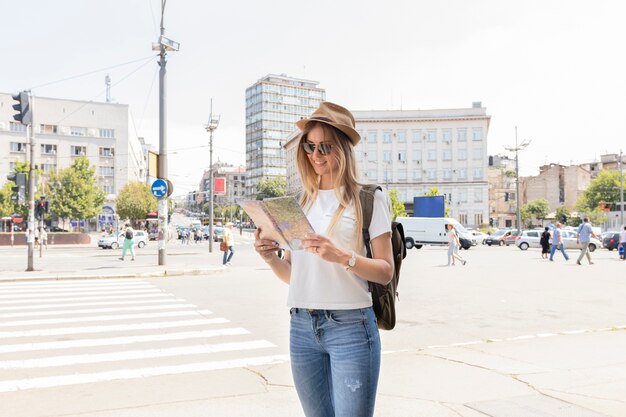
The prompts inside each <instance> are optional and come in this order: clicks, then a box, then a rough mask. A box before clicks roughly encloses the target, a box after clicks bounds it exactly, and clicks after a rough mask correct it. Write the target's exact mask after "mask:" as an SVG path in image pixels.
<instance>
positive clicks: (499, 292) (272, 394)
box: [0, 236, 626, 417]
mask: <svg viewBox="0 0 626 417" xmlns="http://www.w3.org/2000/svg"><path fill="white" fill-rule="evenodd" d="M251 243H252V239H251V237H250V236H247V237H246V236H242V237H241V238H240V239H238V241H237V243H236V247H235V249H236V253H235V256H234V258H233V266H232V267H230V268H227V269H223V268H221V266H220V264H221V260H220V259H219V252H216V253H213V254H209V253H208V248H207V244H206V243H204V244H202V245H189V246H180V245H173V246H171V247H169V248H168V252H169V253H170V256H169V258H168V260H171V261H172V263H173V264H174V266H175V267H176V268H180V269H181V270H183V271H184V270H195V271H204V272H202V273H198V274H194V275H180V276H168V277H158V276H155V277H136V278H115V279H79V278H78V277H79V276H81V271H85V270H87V271H86V272H85V273H87V272H88V273H89V274H95V275H96V276H102V277H105V276H107V275H111V276H114V275H120V274H123V273H124V274H127V275H129V276H130V275H132V274H141V273H143V272H144V271H156V272H158V270H159V268H157V267H155V266H154V265H155V264H156V260H157V258H156V244H155V243H154V242H150V244H149V245H148V246H147V247H146V248H144V249H143V252H141V251H138V256H137V261H135V262H134V263H131V262H129V261H125V262H124V263H122V261H119V260H117V257H118V256H119V251H113V250H108V251H103V250H100V249H98V248H96V247H93V245H92V246H83V247H63V248H61V247H58V248H50V250H49V251H48V253H47V254H46V256H48V259H49V264H48V265H47V266H44V265H43V264H42V263H38V264H37V265H39V266H38V268H37V269H38V271H36V272H35V273H36V274H38V275H39V276H40V277H41V278H42V279H41V280H28V273H25V272H21V271H23V268H22V263H23V264H24V265H25V252H26V250H25V248H19V249H18V248H14V249H11V248H5V247H3V248H0V255H1V256H2V259H3V260H5V262H7V263H8V268H7V269H4V268H3V271H2V273H1V274H0V279H1V280H3V281H2V282H0V352H1V354H0V415H1V416H11V417H44V416H50V417H52V416H89V417H122V416H139V417H148V416H150V417H154V416H163V417H165V416H168V417H172V416H174V417H178V416H180V417H183V416H184V417H190V416H191V417H195V416H198V417H200V416H209V415H210V416H226V415H228V416H272V417H274V416H279V417H280V416H285V417H287V416H290V417H292V416H302V415H303V414H302V412H301V410H300V406H299V403H298V399H297V396H296V394H295V390H294V388H293V383H292V380H291V374H290V369H289V355H288V353H289V352H288V326H289V322H288V321H289V314H288V309H287V308H286V306H285V301H286V297H287V290H288V287H287V286H286V285H284V284H283V283H281V282H280V281H279V280H278V279H277V278H275V277H274V276H273V275H272V273H271V271H270V270H269V269H268V268H267V267H266V266H265V264H264V263H263V262H262V261H261V260H260V259H259V258H258V256H257V255H256V254H255V253H254V251H253V249H252V245H251ZM214 250H216V251H217V247H214ZM53 254H54V255H53ZM462 255H463V256H464V257H465V258H466V259H467V260H468V263H467V265H466V266H464V267H463V266H460V265H457V266H454V267H447V266H445V264H446V250H445V248H441V247H439V248H437V247H425V248H423V249H421V250H415V249H413V250H410V251H409V252H408V255H407V258H406V259H405V263H404V265H403V270H402V275H401V281H400V288H399V292H400V301H399V303H398V304H397V309H398V317H399V323H398V325H397V327H396V329H394V330H393V331H388V332H382V333H381V335H382V342H383V361H382V373H381V379H380V384H379V393H378V398H377V413H376V415H377V416H428V417H438V416H445V417H447V416H457V417H458V416H466V417H477V416H502V417H510V416H572V415H576V416H584V417H586V416H614V417H621V416H624V415H626V400H625V399H624V398H626V359H625V357H624V355H623V352H624V351H626V303H624V302H623V299H624V294H625V293H626V280H625V279H624V273H623V269H624V268H626V263H624V262H622V261H619V260H618V258H617V253H616V252H615V251H613V252H608V251H606V250H598V251H596V252H594V253H593V254H592V256H593V258H594V262H595V264H594V265H588V264H587V263H586V261H585V262H584V263H583V265H582V266H577V265H576V263H575V259H570V261H569V262H565V260H564V259H563V258H562V257H559V256H560V255H559V256H557V257H556V258H555V261H554V262H549V261H547V260H543V259H541V257H540V253H539V251H538V250H534V249H531V250H528V251H520V250H519V249H517V248H515V247H486V246H480V245H479V246H478V247H475V248H472V249H470V250H469V251H462ZM574 255H577V253H576V252H575V251H570V256H571V257H573V256H574ZM7 270H8V271H10V270H15V271H20V272H14V273H11V272H8V271H7ZM46 274H48V276H54V277H56V278H61V277H62V275H63V274H66V275H68V276H74V277H76V278H77V279H50V280H46V279H43V278H45V276H46ZM11 275H13V276H14V277H13V279H10V276H11ZM155 275H156V273H155Z"/></svg>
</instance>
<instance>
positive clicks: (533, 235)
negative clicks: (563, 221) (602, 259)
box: [515, 229, 602, 252]
mask: <svg viewBox="0 0 626 417" xmlns="http://www.w3.org/2000/svg"><path fill="white" fill-rule="evenodd" d="M541 233H543V229H538V230H524V231H523V232H522V236H520V238H519V239H517V240H516V241H515V245H516V246H517V247H518V248H520V249H521V250H526V249H528V248H540V247H541V244H540V243H539V240H540V239H541ZM552 233H553V232H552V231H550V234H552ZM577 236H578V232H576V231H574V230H561V241H562V242H563V246H564V247H565V249H580V248H581V246H582V245H581V244H580V243H576V238H577ZM550 243H552V239H550ZM601 247H602V244H601V243H600V241H599V240H598V239H596V238H593V237H592V238H591V240H590V242H589V251H590V252H593V251H594V250H596V249H597V248H601Z"/></svg>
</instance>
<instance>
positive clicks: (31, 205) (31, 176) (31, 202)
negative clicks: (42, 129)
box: [26, 93, 36, 271]
mask: <svg viewBox="0 0 626 417" xmlns="http://www.w3.org/2000/svg"><path fill="white" fill-rule="evenodd" d="M28 101H29V107H30V114H31V115H32V116H31V122H30V124H28V125H26V131H27V134H28V141H29V143H30V158H29V159H30V167H29V169H28V237H27V238H26V244H27V245H28V264H27V266H26V271H34V270H35V268H34V266H33V253H34V248H35V192H36V185H35V136H34V133H33V129H34V127H35V123H34V120H35V118H34V114H35V112H34V110H35V109H34V108H33V104H34V101H35V99H34V98H33V96H32V95H31V94H30V93H29V94H28Z"/></svg>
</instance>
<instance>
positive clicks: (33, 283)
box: [1, 278, 148, 288]
mask: <svg viewBox="0 0 626 417" xmlns="http://www.w3.org/2000/svg"><path fill="white" fill-rule="evenodd" d="M124 283H137V284H146V283H148V282H147V281H146V280H143V279H138V278H119V279H114V280H97V281H94V280H92V279H75V280H71V281H66V280H59V281H24V282H11V283H6V284H2V285H1V288H28V287H65V286H68V285H83V286H90V287H91V286H104V285H120V284H124Z"/></svg>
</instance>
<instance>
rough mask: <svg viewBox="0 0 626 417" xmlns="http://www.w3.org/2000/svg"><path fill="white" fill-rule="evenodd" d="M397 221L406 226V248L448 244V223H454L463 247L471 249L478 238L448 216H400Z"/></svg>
mask: <svg viewBox="0 0 626 417" xmlns="http://www.w3.org/2000/svg"><path fill="white" fill-rule="evenodd" d="M396 221H397V222H398V223H400V224H402V227H403V228H404V238H405V243H406V248H407V249H411V248H416V249H421V248H422V246H423V245H447V244H448V235H447V233H448V231H447V225H448V224H453V225H454V228H455V230H456V232H457V234H458V235H459V240H460V243H461V247H462V248H463V249H469V248H471V247H472V246H474V245H476V239H475V238H474V236H473V235H472V234H470V233H469V232H468V231H467V229H465V227H463V225H461V224H460V223H459V222H458V221H456V220H455V219H452V218H448V217H398V218H396Z"/></svg>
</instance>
